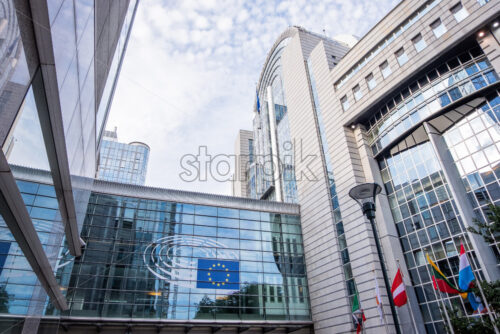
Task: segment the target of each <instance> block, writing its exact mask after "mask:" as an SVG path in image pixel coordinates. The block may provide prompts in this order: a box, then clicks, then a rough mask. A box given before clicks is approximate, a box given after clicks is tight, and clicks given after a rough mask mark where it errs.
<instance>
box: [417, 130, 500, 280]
mask: <svg viewBox="0 0 500 334" xmlns="http://www.w3.org/2000/svg"><path fill="white" fill-rule="evenodd" d="M424 128H425V131H426V132H427V135H428V136H429V140H430V143H431V145H432V147H433V149H434V152H435V153H436V155H437V158H438V160H439V165H440V166H441V169H442V170H443V173H444V175H445V177H446V180H447V181H448V186H449V188H450V192H451V194H452V196H453V198H454V199H455V203H456V204H457V208H458V212H459V213H460V216H461V217H462V221H463V223H464V226H465V228H467V227H469V226H473V224H472V222H473V220H474V219H475V214H474V211H473V209H472V206H471V204H470V202H469V201H468V199H467V197H466V191H465V187H464V185H463V183H462V178H461V177H460V174H459V173H458V169H457V167H456V166H455V162H454V160H453V157H452V156H451V153H450V151H449V150H448V146H447V145H446V142H445V141H444V138H443V137H442V136H441V133H440V132H439V131H437V130H436V129H435V128H434V127H433V126H432V125H430V124H429V123H427V122H425V123H424ZM468 236H469V238H470V241H471V243H472V247H473V248H474V249H475V250H476V252H477V259H478V261H479V265H480V266H481V269H482V271H483V273H484V276H485V277H486V279H487V280H489V281H495V280H498V279H499V278H500V275H499V270H498V267H497V261H496V258H495V255H494V254H493V251H492V250H491V249H490V247H489V246H488V245H487V244H486V243H485V242H484V240H483V239H482V237H481V236H479V235H477V234H473V233H468Z"/></svg>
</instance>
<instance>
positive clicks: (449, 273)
mask: <svg viewBox="0 0 500 334" xmlns="http://www.w3.org/2000/svg"><path fill="white" fill-rule="evenodd" d="M379 166H380V170H381V173H382V178H383V180H384V182H385V189H386V191H387V195H388V198H389V204H390V207H391V210H392V216H393V218H394V222H395V223H396V227H397V231H398V235H399V239H400V242H401V247H402V249H403V253H404V257H405V262H406V265H407V268H408V271H409V273H410V279H411V283H412V285H413V287H414V289H415V293H416V295H417V301H418V303H419V305H420V310H421V313H422V317H423V320H424V322H425V327H426V329H427V332H428V333H436V332H437V333H444V332H445V329H444V323H443V321H442V318H441V311H440V304H439V300H440V299H441V298H445V300H446V301H447V303H451V304H452V305H453V306H454V307H457V308H458V309H459V312H461V313H462V314H469V315H472V312H473V310H472V308H471V306H470V304H469V302H468V300H463V299H462V298H461V297H460V296H458V295H455V296H453V295H449V296H445V295H442V296H440V295H439V292H437V291H436V290H434V287H433V285H432V280H431V277H432V273H431V272H430V270H429V265H428V263H427V260H426V259H425V254H426V253H427V254H429V255H430V257H431V258H432V259H433V260H435V262H436V264H437V265H438V266H439V268H440V269H441V270H442V271H443V273H444V274H445V275H446V277H447V278H448V279H449V280H450V281H452V282H454V284H455V285H457V283H458V265H459V258H458V254H459V250H460V237H463V238H465V239H467V232H466V230H465V228H464V226H463V223H462V218H461V217H460V214H459V213H458V210H457V207H456V203H455V200H454V199H453V196H452V195H451V193H450V190H449V187H448V184H447V180H446V178H445V176H444V174H443V171H442V170H441V168H440V166H439V162H438V160H437V157H436V154H435V153H434V150H433V148H432V145H431V143H430V142H425V143H423V144H420V145H418V146H415V147H413V148H411V149H409V150H406V151H404V152H401V153H398V154H395V155H390V156H386V157H385V158H383V159H380V160H379ZM468 248H469V249H471V247H470V245H469V247H468ZM470 257H472V259H474V261H473V263H472V266H473V268H474V269H476V272H477V273H478V274H481V273H480V272H479V271H477V268H478V265H477V263H476V262H475V261H476V256H475V253H474V251H471V252H470ZM450 296H451V298H448V297H450ZM448 305H449V304H448Z"/></svg>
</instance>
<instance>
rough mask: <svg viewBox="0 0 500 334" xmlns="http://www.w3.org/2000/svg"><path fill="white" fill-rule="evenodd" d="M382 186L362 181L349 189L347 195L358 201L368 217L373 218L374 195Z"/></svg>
mask: <svg viewBox="0 0 500 334" xmlns="http://www.w3.org/2000/svg"><path fill="white" fill-rule="evenodd" d="M381 191H382V187H381V186H380V185H379V184H377V183H362V184H359V185H357V186H355V187H354V188H352V189H351V190H350V191H349V196H350V197H351V198H352V199H353V200H355V201H356V202H358V204H359V205H360V206H361V208H362V209H363V213H364V214H365V215H366V216H367V217H368V218H375V197H376V196H377V195H378V194H380V192H381Z"/></svg>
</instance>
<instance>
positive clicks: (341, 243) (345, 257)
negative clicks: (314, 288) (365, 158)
mask: <svg viewBox="0 0 500 334" xmlns="http://www.w3.org/2000/svg"><path fill="white" fill-rule="evenodd" d="M307 73H308V76H309V81H310V84H311V90H312V95H313V102H314V111H315V115H316V120H317V124H318V132H319V135H320V139H321V153H322V155H323V157H324V161H325V169H326V172H327V178H328V188H329V197H330V203H331V205H332V207H331V209H332V215H333V219H334V224H335V230H336V234H337V241H338V248H339V251H340V257H341V260H342V267H343V268H342V269H343V273H344V279H345V284H346V288H347V295H348V297H349V301H350V302H351V304H352V302H353V299H354V295H355V294H356V283H355V281H354V276H353V274H352V268H351V263H350V258H349V250H348V249H347V242H346V237H345V233H344V224H343V222H342V214H341V212H340V205H339V201H338V194H337V189H336V186H335V178H334V175H333V168H332V163H331V159H330V154H329V150H328V142H327V141H326V136H325V130H324V124H323V115H322V112H321V107H320V103H319V98H318V92H317V90H316V79H315V77H314V73H313V71H312V68H311V62H310V60H309V59H308V60H307Z"/></svg>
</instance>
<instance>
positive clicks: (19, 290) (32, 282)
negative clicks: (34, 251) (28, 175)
mask: <svg viewBox="0 0 500 334" xmlns="http://www.w3.org/2000/svg"><path fill="white" fill-rule="evenodd" d="M17 185H18V187H19V190H20V191H21V195H22V197H23V200H24V203H25V205H26V208H27V209H28V212H29V214H30V217H31V219H32V221H33V225H34V227H35V230H36V232H37V235H38V238H39V239H40V241H41V243H42V245H43V249H44V251H45V253H46V254H47V258H48V259H49V263H50V265H51V266H52V268H53V270H54V271H56V268H57V267H58V266H59V265H60V264H61V263H63V262H64V261H67V260H70V262H71V263H72V257H71V259H70V258H69V257H68V253H67V252H66V253H65V252H62V253H61V252H60V251H61V249H62V247H61V246H62V245H63V240H64V226H63V223H62V220H61V215H60V213H59V208H58V204H57V197H56V193H55V190H54V187H53V186H51V185H47V184H38V183H33V182H27V181H17ZM66 257H68V259H66ZM58 283H59V284H60V286H61V291H62V292H63V294H65V292H66V287H67V286H68V283H69V277H68V276H64V277H63V276H59V277H58ZM47 305H52V304H50V303H49V300H48V297H47V294H46V293H45V291H44V290H43V289H42V288H41V286H40V282H39V281H38V279H37V277H36V275H35V273H34V272H33V271H32V270H31V267H30V265H29V263H28V261H27V260H26V257H25V256H24V255H23V253H22V251H21V249H20V248H19V246H18V244H17V242H16V241H15V240H14V237H13V236H12V233H11V232H10V230H9V228H8V227H7V225H6V224H5V222H4V220H3V219H2V218H1V217H0V313H2V314H15V315H38V316H40V315H41V314H43V312H44V309H45V307H47Z"/></svg>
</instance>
